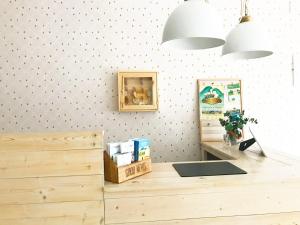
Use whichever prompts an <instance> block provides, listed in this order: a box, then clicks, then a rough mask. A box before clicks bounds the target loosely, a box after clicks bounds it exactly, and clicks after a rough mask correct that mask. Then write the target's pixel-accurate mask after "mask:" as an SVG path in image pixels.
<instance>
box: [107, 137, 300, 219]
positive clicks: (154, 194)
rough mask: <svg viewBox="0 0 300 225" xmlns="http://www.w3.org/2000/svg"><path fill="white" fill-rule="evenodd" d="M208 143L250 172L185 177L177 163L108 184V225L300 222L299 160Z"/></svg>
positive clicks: (203, 146)
mask: <svg viewBox="0 0 300 225" xmlns="http://www.w3.org/2000/svg"><path fill="white" fill-rule="evenodd" d="M202 148H205V149H206V150H207V151H210V152H218V154H219V155H222V156H224V157H225V156H226V157H228V158H230V159H231V160H229V161H230V162H231V163H233V164H235V165H236V166H238V167H240V168H242V169H244V170H246V171H247V172H248V174H246V175H231V176H213V177H192V178H181V177H179V175H178V174H177V172H176V171H175V170H174V169H173V167H172V163H154V164H153V172H152V173H150V174H147V175H145V176H142V177H139V178H136V179H134V180H131V181H128V182H126V183H123V184H111V183H109V182H106V183H105V187H104V201H105V224H126V225H131V224H132V225H134V224H135V225H136V224H139V225H171V224H172V225H173V224H183V225H196V224H197V225H198V224H207V225H231V224H232V225H252V224H256V225H260V224H262V225H275V224H276V225H277V224H280V225H286V224H287V225H292V224H299V223H300V201H299V200H298V196H300V170H299V169H300V168H299V162H300V161H299V160H298V159H293V158H290V157H287V156H285V155H283V154H278V153H276V154H275V153H274V154H272V155H271V156H270V157H268V158H264V157H261V156H259V154H258V153H256V152H250V151H246V152H239V151H237V149H234V148H229V147H228V146H226V145H225V144H223V143H203V144H202Z"/></svg>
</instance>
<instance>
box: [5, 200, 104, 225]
mask: <svg viewBox="0 0 300 225" xmlns="http://www.w3.org/2000/svg"><path fill="white" fill-rule="evenodd" d="M103 210H104V206H103V201H88V202H64V203H47V204H26V205H0V224H1V225H3V221H8V220H14V221H15V222H16V223H19V222H18V221H22V220H24V219H26V220H48V219H52V220H53V219H61V220H63V219H64V218H73V217H76V218H78V219H79V220H80V221H81V222H84V220H86V219H88V218H98V219H97V221H98V223H94V224H95V225H96V224H97V225H98V224H99V223H100V221H102V220H103ZM58 221H59V220H58ZM83 224H84V223H83Z"/></svg>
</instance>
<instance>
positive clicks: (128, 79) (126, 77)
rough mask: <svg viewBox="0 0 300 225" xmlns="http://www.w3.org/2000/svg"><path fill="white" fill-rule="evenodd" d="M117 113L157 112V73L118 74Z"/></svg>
mask: <svg viewBox="0 0 300 225" xmlns="http://www.w3.org/2000/svg"><path fill="white" fill-rule="evenodd" d="M118 92H119V111H121V112H131V111H156V110H158V94H157V72H130V71H128V72H119V73H118Z"/></svg>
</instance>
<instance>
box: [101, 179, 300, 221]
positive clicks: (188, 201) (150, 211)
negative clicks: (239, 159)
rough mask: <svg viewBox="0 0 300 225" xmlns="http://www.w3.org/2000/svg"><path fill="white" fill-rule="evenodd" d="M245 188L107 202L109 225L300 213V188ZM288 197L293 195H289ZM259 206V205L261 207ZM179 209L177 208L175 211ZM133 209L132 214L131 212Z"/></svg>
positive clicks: (269, 186) (298, 186)
mask: <svg viewBox="0 0 300 225" xmlns="http://www.w3.org/2000/svg"><path fill="white" fill-rule="evenodd" d="M272 187H273V186H272V185H269V184H267V185H265V186H264V187H260V188H252V189H250V188H248V189H245V187H240V188H235V189H233V190H231V191H230V190H225V191H222V190H221V189H219V192H217V191H216V192H211V193H207V194H185V195H170V196H162V195H159V194H158V196H153V197H140V198H122V199H107V200H106V201H105V208H106V212H108V213H107V214H106V221H107V223H121V222H141V221H142V222H143V221H155V220H173V219H186V218H205V217H221V216H234V215H255V214H268V213H279V212H293V211H297V210H299V209H300V202H299V201H297V200H295V196H299V195H300V185H299V184H297V185H295V186H292V187H289V186H281V187H276V188H275V189H274V188H272ZM286 193H293V194H292V195H287V194H286ZM258 202H259V204H258ZM174 206H176V207H174ZM129 209H130V210H129Z"/></svg>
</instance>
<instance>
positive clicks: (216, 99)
mask: <svg viewBox="0 0 300 225" xmlns="http://www.w3.org/2000/svg"><path fill="white" fill-rule="evenodd" d="M199 99H200V104H201V106H202V107H201V113H202V115H203V116H205V117H208V118H210V119H212V118H219V117H220V116H222V114H223V112H224V88H223V87H222V86H218V85H216V86H213V85H208V86H205V87H204V88H203V89H202V90H201V91H200V93H199Z"/></svg>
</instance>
